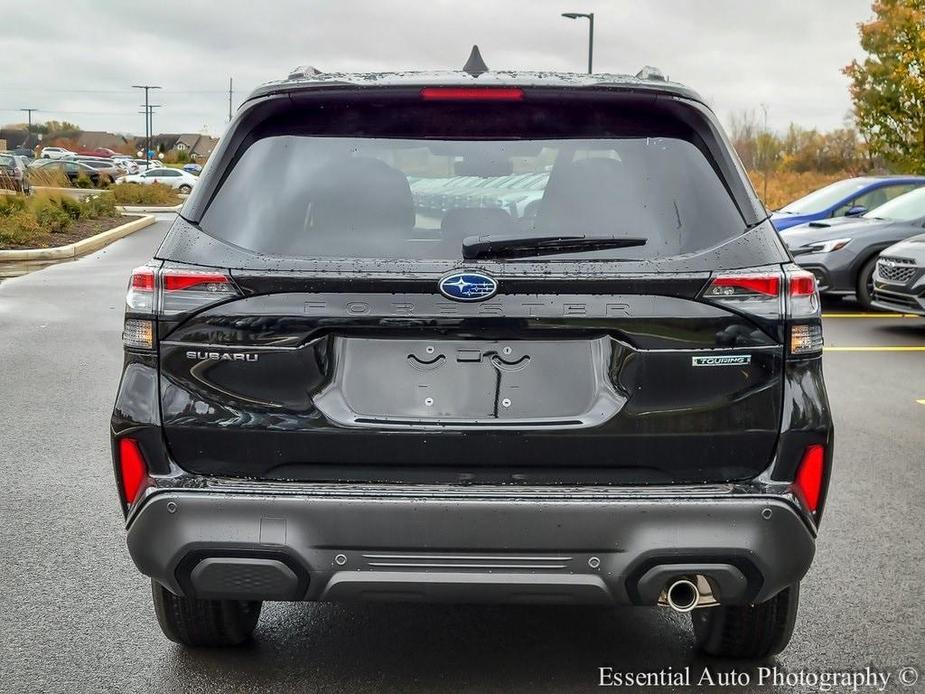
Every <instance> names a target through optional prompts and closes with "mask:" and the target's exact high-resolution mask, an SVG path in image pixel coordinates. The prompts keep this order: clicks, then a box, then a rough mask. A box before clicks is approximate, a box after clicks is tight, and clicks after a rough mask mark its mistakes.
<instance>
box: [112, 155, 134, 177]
mask: <svg viewBox="0 0 925 694" xmlns="http://www.w3.org/2000/svg"><path fill="white" fill-rule="evenodd" d="M112 162H113V164H115V165H116V166H118V167H119V168H120V169H122V171H123V172H125V173H127V174H137V173H138V164H136V163H135V162H133V161H132V160H131V159H123V158H118V159H117V158H116V157H113V158H112Z"/></svg>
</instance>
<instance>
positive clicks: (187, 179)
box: [116, 166, 199, 193]
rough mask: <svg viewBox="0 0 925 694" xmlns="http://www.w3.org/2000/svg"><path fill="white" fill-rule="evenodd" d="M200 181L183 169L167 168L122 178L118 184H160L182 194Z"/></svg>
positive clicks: (157, 168) (163, 167) (117, 180)
mask: <svg viewBox="0 0 925 694" xmlns="http://www.w3.org/2000/svg"><path fill="white" fill-rule="evenodd" d="M198 180H199V179H198V178H197V177H196V176H194V175H193V174H191V173H190V172H189V171H183V170H181V169H171V168H169V167H166V166H160V167H155V168H151V169H149V170H147V171H142V172H141V173H137V174H132V175H127V176H122V177H120V178H118V179H116V183H143V184H148V185H150V184H152V183H160V184H161V185H165V186H169V187H170V188H173V189H174V190H176V191H178V192H180V193H189V192H191V191H192V190H193V186H195V185H196V182H197V181H198Z"/></svg>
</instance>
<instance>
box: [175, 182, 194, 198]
mask: <svg viewBox="0 0 925 694" xmlns="http://www.w3.org/2000/svg"><path fill="white" fill-rule="evenodd" d="M178 190H179V191H180V192H181V193H183V194H185V195H189V194H190V193H192V192H193V187H192V186H188V185H186V184H183V185H182V186H180V188H179V189H178Z"/></svg>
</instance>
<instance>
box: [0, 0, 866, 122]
mask: <svg viewBox="0 0 925 694" xmlns="http://www.w3.org/2000/svg"><path fill="white" fill-rule="evenodd" d="M40 8H41V9H40ZM46 10H51V11H46ZM563 11H575V12H594V13H595V37H594V38H595V54H594V59H595V64H594V67H595V71H596V72H622V73H635V72H636V71H637V70H638V69H639V68H640V67H641V66H642V65H646V64H649V65H655V66H658V67H659V68H661V69H662V70H663V71H664V72H665V73H667V74H668V76H669V77H670V78H671V79H673V80H677V81H680V82H684V83H687V84H688V85H690V86H692V87H693V88H695V89H696V90H698V91H699V92H700V93H701V94H703V95H704V97H705V98H706V99H707V100H708V101H709V103H710V104H711V105H712V106H713V108H714V109H715V110H716V111H717V112H718V114H719V115H720V117H721V119H722V121H723V123H724V124H726V125H727V126H728V123H729V116H730V114H731V113H736V112H739V111H742V110H747V109H754V110H756V111H759V112H760V109H761V104H766V105H767V107H768V119H769V123H770V125H771V127H774V128H784V127H786V126H787V124H789V123H790V122H791V121H793V122H796V123H799V124H801V125H804V126H807V127H818V128H821V129H830V128H834V127H838V126H840V125H841V124H842V122H843V120H844V118H845V115H846V113H847V112H848V110H849V108H850V101H849V98H848V90H847V81H846V79H845V77H844V76H843V75H842V74H841V68H842V67H843V66H844V65H846V64H847V63H848V62H850V61H851V59H852V58H855V57H860V55H861V51H860V48H859V46H858V35H857V23H858V22H861V21H864V20H866V19H868V18H869V17H870V16H871V11H870V0H772V1H770V2H768V1H765V0H609V1H604V0H601V1H600V2H591V1H589V0H262V1H261V2H245V1H244V0H183V1H180V0H145V1H144V2H141V1H132V2H126V1H125V0H119V1H116V0H70V1H69V2H56V3H54V4H53V10H52V5H49V4H40V3H35V2H23V1H22V0H0V17H2V18H3V25H4V30H3V33H2V35H3V39H2V45H3V46H4V49H5V50H4V58H3V67H2V69H0V123H11V122H17V121H24V120H25V117H24V116H25V114H24V113H20V112H19V109H21V108H25V107H30V108H37V109H39V111H38V112H37V113H35V114H33V119H34V120H36V121H44V120H46V119H52V118H54V119H58V120H65V119H66V120H69V121H72V122H76V123H77V124H78V125H80V126H81V127H83V128H84V129H85V130H110V131H116V132H135V133H139V132H143V130H144V121H143V116H142V115H141V114H140V113H137V111H138V110H139V104H141V103H143V97H142V95H141V94H140V93H138V92H137V90H132V89H131V85H132V84H143V83H149V84H158V85H162V86H163V87H164V89H163V90H161V91H159V92H156V93H155V94H156V96H154V97H153V98H152V102H153V103H157V104H161V105H162V107H161V108H160V109H157V111H156V116H155V124H154V127H155V131H157V132H199V131H203V130H205V131H207V132H210V133H212V134H221V132H222V130H223V129H224V126H225V123H226V121H227V113H228V92H227V90H228V78H229V77H233V78H234V84H235V95H234V105H235V106H237V105H238V104H239V103H240V101H241V100H242V99H243V98H244V97H245V96H246V94H247V92H248V91H249V90H251V89H252V88H253V87H255V86H256V85H258V84H260V83H261V82H265V81H268V80H271V79H278V78H280V77H283V76H285V75H286V73H287V71H288V70H289V68H291V67H293V66H295V65H301V64H312V65H316V66H318V67H320V68H321V69H324V70H330V71H369V70H393V69H458V68H459V67H461V66H462V64H463V63H464V62H465V59H466V57H467V55H468V53H469V48H470V47H471V45H472V44H473V43H477V44H479V46H480V48H481V50H482V55H483V56H484V57H485V61H486V63H487V64H488V66H489V67H490V68H493V69H547V70H564V71H577V72H581V71H584V70H585V69H586V67H587V22H586V21H584V20H577V21H573V20H569V19H563V18H561V17H560V16H559V14H560V12H563Z"/></svg>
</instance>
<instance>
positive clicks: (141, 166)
mask: <svg viewBox="0 0 925 694" xmlns="http://www.w3.org/2000/svg"><path fill="white" fill-rule="evenodd" d="M132 162H133V163H134V164H135V166H137V167H138V170H139V171H147V170H148V169H161V168H163V167H164V165H163V164H161V163H160V162H159V161H158V160H157V159H132Z"/></svg>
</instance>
